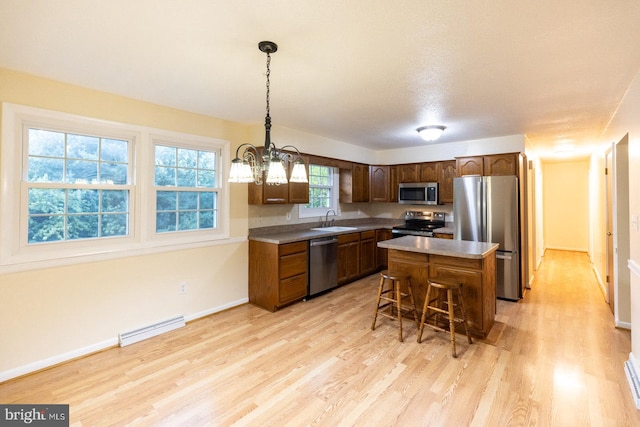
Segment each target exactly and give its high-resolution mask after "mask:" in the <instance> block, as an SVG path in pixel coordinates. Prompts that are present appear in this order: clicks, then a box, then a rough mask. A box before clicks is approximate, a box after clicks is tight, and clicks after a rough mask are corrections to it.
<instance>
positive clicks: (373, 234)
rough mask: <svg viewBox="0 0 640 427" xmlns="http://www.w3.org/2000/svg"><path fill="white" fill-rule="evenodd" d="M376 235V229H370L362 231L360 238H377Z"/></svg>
mask: <svg viewBox="0 0 640 427" xmlns="http://www.w3.org/2000/svg"><path fill="white" fill-rule="evenodd" d="M375 237H376V230H369V231H361V232H360V239H362V240H364V239H375Z"/></svg>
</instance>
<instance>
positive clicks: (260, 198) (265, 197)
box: [248, 151, 309, 205]
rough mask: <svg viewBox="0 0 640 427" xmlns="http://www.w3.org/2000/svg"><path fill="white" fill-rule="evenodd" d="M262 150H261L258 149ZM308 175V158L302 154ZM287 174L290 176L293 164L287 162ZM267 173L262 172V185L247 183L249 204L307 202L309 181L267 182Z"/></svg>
mask: <svg viewBox="0 0 640 427" xmlns="http://www.w3.org/2000/svg"><path fill="white" fill-rule="evenodd" d="M260 152H262V151H260ZM302 160H303V161H304V163H305V167H306V169H307V176H309V158H308V157H306V156H302ZM286 168H287V170H288V176H291V171H292V170H293V164H287V165H286ZM266 180H267V173H266V172H263V173H262V185H256V184H255V183H250V184H249V192H248V202H249V204H250V205H273V204H287V203H309V183H300V182H290V183H287V184H279V185H275V184H267V183H266Z"/></svg>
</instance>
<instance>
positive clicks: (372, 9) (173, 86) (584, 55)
mask: <svg viewBox="0 0 640 427" xmlns="http://www.w3.org/2000/svg"><path fill="white" fill-rule="evenodd" d="M639 22H640V2H638V1H637V0H616V1H602V0H593V1H578V0H563V1H557V0H538V1H517V2H516V1H513V0H491V1H442V0H402V1H398V2H391V1H388V0H366V1H365V0H340V1H336V0H323V1H299V0H271V1H261V0H251V1H248V0H234V1H229V0H226V1H222V0H181V1H177V0H109V1H96V0H92V1H87V0H21V1H18V0H0V67H4V68H9V69H13V70H18V71H24V72H27V73H31V74H35V75H40V76H44V77H48V78H52V79H56V80H60V81H64V82H69V83H74V84H77V85H81V86H85V87H89V88H94V89H98V90H102V91H107V92H111V93H116V94H121V95H125V96H129V97H132V98H137V99H141V100H145V101H149V102H153V103H157V104H161V105H166V106H171V107H175V108H179V109H183V110H188V111H193V112H197V113H202V114H206V115H211V116H215V117H220V118H224V119H228V120H233V121H239V122H243V123H259V122H261V121H262V120H263V117H264V109H265V103H264V97H265V76H264V74H265V66H266V65H265V61H266V56H265V55H264V54H263V53H261V52H260V51H259V50H258V48H257V44H258V42H259V41H261V40H272V41H274V42H276V43H277V44H278V46H279V50H278V52H277V53H275V54H273V56H272V62H271V73H272V74H271V115H272V118H273V123H274V124H275V125H278V126H284V127H289V128H293V129H298V130H301V131H305V132H309V133H313V134H317V135H322V136H325V137H328V138H333V139H336V140H340V141H344V142H347V143H350V144H356V145H362V146H366V147H369V148H371V149H376V150H382V149H392V148H401V147H411V146H421V145H423V144H424V143H423V142H422V140H421V139H420V138H419V136H418V135H417V133H416V131H415V129H416V128H417V127H419V126H422V125H426V124H442V125H445V126H447V129H446V131H445V133H444V135H443V137H442V138H441V140H440V141H441V142H443V143H446V142H452V141H463V140H472V139H480V138H489V137H497V136H504V135H514V134H526V135H527V137H528V139H529V141H530V142H531V143H532V145H533V147H534V148H536V149H538V150H539V153H540V155H541V156H542V157H545V156H546V154H545V153H546V152H547V151H553V150H554V149H555V147H556V146H557V144H558V143H561V142H569V143H571V144H574V146H576V147H577V148H578V149H579V148H584V149H591V148H592V147H593V144H596V143H600V144H601V143H603V142H605V141H602V140H601V138H600V136H601V134H602V133H603V131H604V130H605V128H606V126H607V123H608V121H609V119H610V117H611V115H612V114H613V113H614V111H615V109H616V107H617V105H618V103H619V102H620V100H621V98H622V97H623V95H624V93H625V90H626V89H627V87H628V85H629V84H630V82H631V80H632V79H633V77H634V75H635V74H636V72H637V71H638V70H639V69H640V25H638V23H639Z"/></svg>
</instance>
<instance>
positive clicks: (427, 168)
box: [420, 162, 440, 182]
mask: <svg viewBox="0 0 640 427" xmlns="http://www.w3.org/2000/svg"><path fill="white" fill-rule="evenodd" d="M439 176H440V162H428V163H422V164H420V182H438V178H439Z"/></svg>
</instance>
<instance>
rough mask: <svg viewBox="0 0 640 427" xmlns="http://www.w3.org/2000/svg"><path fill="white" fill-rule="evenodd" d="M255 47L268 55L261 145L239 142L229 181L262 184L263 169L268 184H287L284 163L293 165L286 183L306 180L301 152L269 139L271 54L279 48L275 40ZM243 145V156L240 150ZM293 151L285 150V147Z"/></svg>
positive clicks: (263, 42) (291, 146)
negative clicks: (263, 130)
mask: <svg viewBox="0 0 640 427" xmlns="http://www.w3.org/2000/svg"><path fill="white" fill-rule="evenodd" d="M258 49H260V51H261V52H264V53H266V54H267V74H266V75H267V115H266V116H265V118H264V128H265V136H264V148H263V149H260V148H257V147H255V146H254V145H251V144H241V145H240V146H239V147H238V149H237V150H236V158H235V159H233V160H232V161H231V170H230V171H229V182H235V183H242V182H255V183H256V184H258V185H261V184H262V177H263V174H264V172H266V173H267V178H266V182H267V184H276V185H278V184H286V183H287V172H286V170H285V166H286V165H288V164H293V169H292V171H291V177H290V178H289V181H288V182H309V181H308V180H307V171H306V169H305V166H304V161H303V160H302V158H301V157H300V151H299V150H298V149H297V148H296V147H294V146H293V145H285V146H284V147H282V148H280V149H278V148H276V146H275V144H273V143H272V142H271V116H270V115H269V112H270V110H269V91H270V88H269V86H270V80H269V76H270V75H271V68H270V65H271V54H272V53H275V52H276V51H277V50H278V45H277V44H275V43H274V42H269V41H262V42H260V43H258ZM243 147H245V149H244V152H243V153H242V156H240V149H241V148H243ZM287 149H288V150H289V151H293V152H294V153H291V152H286V150H287Z"/></svg>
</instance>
